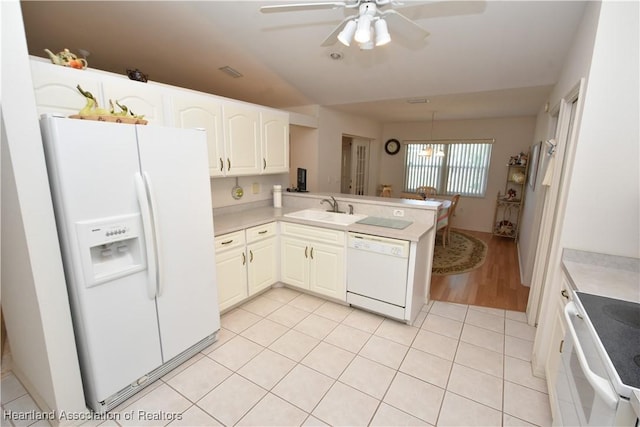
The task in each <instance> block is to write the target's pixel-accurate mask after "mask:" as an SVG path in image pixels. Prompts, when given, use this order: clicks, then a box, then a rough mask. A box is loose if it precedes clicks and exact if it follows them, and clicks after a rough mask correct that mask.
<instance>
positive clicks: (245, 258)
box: [242, 252, 247, 265]
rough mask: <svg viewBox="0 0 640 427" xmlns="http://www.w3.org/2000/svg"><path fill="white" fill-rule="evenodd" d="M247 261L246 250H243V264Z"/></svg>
mask: <svg viewBox="0 0 640 427" xmlns="http://www.w3.org/2000/svg"><path fill="white" fill-rule="evenodd" d="M246 263H247V256H246V255H245V254H244V252H242V265H245V264H246Z"/></svg>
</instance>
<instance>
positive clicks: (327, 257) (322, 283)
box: [309, 242, 347, 301]
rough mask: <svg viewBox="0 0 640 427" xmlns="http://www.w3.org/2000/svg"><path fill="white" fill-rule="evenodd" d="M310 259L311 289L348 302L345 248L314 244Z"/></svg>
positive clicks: (312, 244)
mask: <svg viewBox="0 0 640 427" xmlns="http://www.w3.org/2000/svg"><path fill="white" fill-rule="evenodd" d="M309 259H310V272H309V289H310V290H312V291H314V292H317V293H319V294H323V295H327V296H330V297H332V298H336V299H339V300H341V301H346V299H347V294H346V292H347V289H346V280H345V267H344V248H342V247H339V246H332V245H325V244H322V243H315V242H314V243H311V249H310V251H309Z"/></svg>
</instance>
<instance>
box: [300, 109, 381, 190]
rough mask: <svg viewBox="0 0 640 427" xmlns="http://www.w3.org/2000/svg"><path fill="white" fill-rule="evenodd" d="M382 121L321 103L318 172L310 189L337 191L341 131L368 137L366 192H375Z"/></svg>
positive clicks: (342, 133)
mask: <svg viewBox="0 0 640 427" xmlns="http://www.w3.org/2000/svg"><path fill="white" fill-rule="evenodd" d="M381 134H382V125H381V124H380V123H378V122H376V121H374V120H371V119H367V118H363V117H359V116H355V115H352V114H345V113H342V112H339V111H336V110H332V109H330V108H326V107H321V108H320V116H319V121H318V164H317V168H318V169H317V170H318V176H317V179H318V181H317V183H313V184H312V186H311V187H309V188H310V189H311V191H319V192H332V193H339V192H340V174H341V156H342V135H349V136H359V137H362V138H365V139H369V140H371V145H370V147H371V149H370V154H371V157H370V158H369V164H370V168H369V170H370V174H369V186H368V188H369V195H375V190H376V187H377V181H378V167H377V166H378V164H379V155H380V147H381V146H382V144H381V142H380V141H381V140H380V135H381Z"/></svg>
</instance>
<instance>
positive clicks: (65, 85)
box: [31, 59, 289, 177]
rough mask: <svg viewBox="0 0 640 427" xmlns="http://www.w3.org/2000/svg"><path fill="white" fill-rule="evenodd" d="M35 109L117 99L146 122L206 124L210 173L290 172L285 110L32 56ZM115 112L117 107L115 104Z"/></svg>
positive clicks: (59, 110)
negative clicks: (87, 95)
mask: <svg viewBox="0 0 640 427" xmlns="http://www.w3.org/2000/svg"><path fill="white" fill-rule="evenodd" d="M31 69H32V76H33V86H34V92H35V95H36V104H37V108H38V113H39V114H44V113H54V114H62V115H64V116H69V115H73V114H78V112H79V111H80V110H81V109H82V108H83V107H84V106H85V105H86V100H85V98H84V96H82V94H80V92H79V91H78V89H77V87H76V86H78V85H80V86H81V87H82V89H83V90H85V91H89V92H91V93H92V94H93V96H94V97H95V99H96V100H97V101H98V104H99V106H100V107H102V108H106V109H109V99H112V100H113V101H114V103H115V101H118V102H119V103H120V104H122V105H126V106H127V108H128V109H129V110H130V111H132V112H133V113H135V114H136V115H144V119H145V120H147V121H148V122H149V125H160V126H177V127H182V128H204V129H205V130H206V131H207V141H208V148H209V174H210V176H212V177H222V176H241V175H260V174H275V173H286V172H288V171H289V113H287V112H284V111H278V110H275V109H269V108H266V107H263V106H259V105H253V104H248V103H246V102H240V101H235V100H233V99H228V98H223V97H219V96H215V95H210V94H206V93H202V92H196V91H193V90H188V89H182V88H178V87H174V86H168V85H164V84H159V83H154V82H149V83H142V82H138V81H134V80H129V79H128V78H127V77H126V76H124V75H122V76H121V75H118V74H113V73H107V72H104V71H98V70H91V69H87V70H76V69H73V68H69V67H61V66H59V65H53V64H50V63H48V62H44V61H42V60H37V59H33V60H32V61H31ZM115 109H116V111H120V109H119V108H118V107H117V106H116V107H115Z"/></svg>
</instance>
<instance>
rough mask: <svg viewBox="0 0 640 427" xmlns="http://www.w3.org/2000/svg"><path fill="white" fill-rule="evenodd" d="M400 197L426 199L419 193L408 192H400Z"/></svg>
mask: <svg viewBox="0 0 640 427" xmlns="http://www.w3.org/2000/svg"><path fill="white" fill-rule="evenodd" d="M400 198H402V199H412V200H424V197H422V195H420V194H418V193H407V192H402V193H400Z"/></svg>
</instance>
